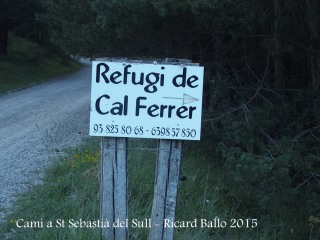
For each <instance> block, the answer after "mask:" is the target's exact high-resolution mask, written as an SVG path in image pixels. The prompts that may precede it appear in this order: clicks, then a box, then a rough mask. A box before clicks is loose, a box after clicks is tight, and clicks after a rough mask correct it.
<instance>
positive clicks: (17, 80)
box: [0, 34, 81, 94]
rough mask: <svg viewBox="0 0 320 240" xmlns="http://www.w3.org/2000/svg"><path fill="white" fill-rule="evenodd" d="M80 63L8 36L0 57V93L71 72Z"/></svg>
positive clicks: (25, 40) (11, 35)
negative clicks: (4, 49)
mask: <svg viewBox="0 0 320 240" xmlns="http://www.w3.org/2000/svg"><path fill="white" fill-rule="evenodd" d="M80 67H81V64H80V63H78V62H77V61H75V60H73V59H71V58H70V57H67V56H64V55H62V54H57V52H55V51H54V50H53V49H50V48H45V47H43V46H40V45H38V44H37V43H35V42H33V41H30V40H28V39H25V38H21V37H18V36H16V35H14V34H9V45H8V53H7V55H0V94H3V93H6V92H8V91H12V90H17V89H21V88H26V87H29V86H31V85H33V84H37V83H40V82H44V81H47V80H49V79H50V78H53V77H57V76H61V75H64V74H68V73H72V72H75V71H76V70H78V69H80Z"/></svg>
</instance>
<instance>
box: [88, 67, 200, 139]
mask: <svg viewBox="0 0 320 240" xmlns="http://www.w3.org/2000/svg"><path fill="white" fill-rule="evenodd" d="M202 88H203V67H199V66H187V65H166V64H145V63H130V62H129V63H121V62H102V61H93V62H92V86H91V112H90V135H91V136H110V137H137V138H157V139H160V138H162V139H184V140H200V130H201V112H202Z"/></svg>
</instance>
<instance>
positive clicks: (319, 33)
mask: <svg viewBox="0 0 320 240" xmlns="http://www.w3.org/2000/svg"><path fill="white" fill-rule="evenodd" d="M307 4H308V13H309V29H310V63H311V78H312V83H311V87H312V89H313V91H317V90H319V87H320V86H319V85H320V2H319V1H315V0H307Z"/></svg>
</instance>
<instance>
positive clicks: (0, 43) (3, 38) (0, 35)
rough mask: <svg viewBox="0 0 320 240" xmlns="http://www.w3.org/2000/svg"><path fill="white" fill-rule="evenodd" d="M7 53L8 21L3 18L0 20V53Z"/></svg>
mask: <svg viewBox="0 0 320 240" xmlns="http://www.w3.org/2000/svg"><path fill="white" fill-rule="evenodd" d="M1 54H4V55H7V54H8V23H7V21H6V20H5V19H1V20H0V55H1Z"/></svg>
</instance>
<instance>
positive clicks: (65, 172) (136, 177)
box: [0, 138, 320, 240]
mask: <svg viewBox="0 0 320 240" xmlns="http://www.w3.org/2000/svg"><path fill="white" fill-rule="evenodd" d="M129 146H130V150H129V156H128V161H129V169H128V174H129V175H128V176H129V222H130V221H131V219H133V218H136V219H139V220H144V219H148V218H149V217H150V216H151V208H152V198H153V186H154V172H155V159H156V143H155V141H152V140H137V139H134V140H129ZM98 147H99V139H97V138H90V139H89V140H88V142H87V143H86V144H85V145H84V146H82V147H80V148H78V149H73V150H69V151H68V155H67V156H65V157H63V158H60V159H57V160H55V161H54V163H53V165H52V166H51V167H50V168H48V169H47V170H46V174H45V176H44V179H43V182H42V184H40V185H37V186H34V187H33V188H32V189H31V190H30V191H28V192H25V193H23V194H22V195H20V196H19V197H18V198H17V200H16V202H15V204H14V210H13V212H12V213H11V214H9V215H8V216H7V219H6V222H4V223H2V224H1V225H0V229H1V230H0V239H12V240H15V239H19V240H20V239H84V240H85V239H99V238H100V229H99V228H94V227H93V228H75V227H72V228H69V227H68V221H69V220H70V219H74V220H79V219H83V220H91V221H94V220H97V219H99V199H98V196H99V159H100V156H99V149H98ZM135 147H139V148H148V149H150V148H152V149H153V150H140V149H135ZM182 174H183V175H185V176H186V178H187V180H186V181H181V182H180V187H179V193H178V198H177V209H176V220H180V221H194V220H195V219H196V221H197V227H195V228H192V227H188V228H176V229H175V239H177V240H185V239H188V240H193V239H194V240H196V239H197V240H198V239H261V240H269V239H275V240H278V239H309V240H311V239H318V238H317V237H318V236H319V225H320V224H319V219H317V218H315V217H314V218H313V219H309V224H305V226H301V225H299V224H301V221H297V218H292V219H291V216H290V214H289V213H288V214H289V215H287V216H286V215H283V216H273V217H272V216H244V215H241V213H239V212H238V206H237V204H235V205H234V206H232V205H227V204H225V203H224V202H223V199H221V198H220V197H219V191H220V188H221V184H222V183H221V182H220V181H221V179H222V177H223V173H222V170H221V169H219V168H218V167H217V166H216V165H215V164H214V163H213V161H210V160H209V159H207V158H204V157H199V156H198V155H197V154H195V153H194V152H192V151H190V148H188V147H186V148H185V151H184V160H183V168H182ZM254 218H257V224H256V225H257V227H252V226H255V224H254V221H253V219H254ZM19 219H24V220H27V221H38V222H37V223H35V224H41V223H42V224H43V226H42V227H39V226H33V227H28V228H18V227H17V221H18V220H19ZM201 219H204V220H202V221H203V222H204V221H206V224H203V226H202V227H201V226H200V223H201ZM232 219H235V220H232ZM239 219H240V220H239ZM63 220H64V222H65V227H61V224H62V221H63ZM300 220H301V219H300ZM223 221H225V224H226V225H227V226H226V227H223V226H224V225H223ZM296 221H297V222H296ZM303 221H304V222H306V223H307V222H308V220H302V222H303ZM50 223H51V224H52V227H51V225H50ZM233 223H234V226H235V228H232V227H231V225H232V224H233ZM18 224H20V225H21V224H22V221H21V220H19V222H18ZM28 224H30V223H28ZM47 224H49V225H47ZM237 224H238V226H241V227H237ZM299 227H300V228H306V229H304V230H305V232H307V233H308V234H307V235H301V234H299V231H298V228H299ZM148 231H149V229H148V228H132V227H131V228H130V227H129V239H132V240H137V239H147V236H148Z"/></svg>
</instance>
